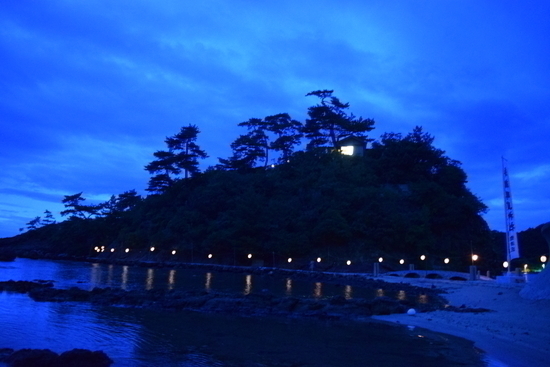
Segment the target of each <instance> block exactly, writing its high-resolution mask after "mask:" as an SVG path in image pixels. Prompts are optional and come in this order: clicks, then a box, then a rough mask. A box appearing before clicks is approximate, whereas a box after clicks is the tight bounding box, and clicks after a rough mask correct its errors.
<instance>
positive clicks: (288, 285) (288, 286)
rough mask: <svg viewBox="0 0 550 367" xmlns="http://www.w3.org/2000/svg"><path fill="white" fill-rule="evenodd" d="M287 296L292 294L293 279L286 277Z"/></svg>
mask: <svg viewBox="0 0 550 367" xmlns="http://www.w3.org/2000/svg"><path fill="white" fill-rule="evenodd" d="M285 295H286V296H292V279H290V278H286V290H285Z"/></svg>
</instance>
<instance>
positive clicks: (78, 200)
mask: <svg viewBox="0 0 550 367" xmlns="http://www.w3.org/2000/svg"><path fill="white" fill-rule="evenodd" d="M432 143H433V137H431V136H430V135H429V134H427V133H425V132H423V131H422V129H421V128H416V129H415V130H414V131H413V132H411V133H410V134H408V135H406V136H401V135H399V134H385V135H383V136H382V138H381V139H380V141H378V142H374V143H373V144H372V147H371V148H370V149H367V150H366V151H365V154H364V155H363V156H347V155H343V154H341V153H340V152H339V151H338V150H330V149H329V150H327V149H318V148H315V147H314V148H312V149H309V150H306V151H299V152H295V153H293V154H291V155H288V156H287V158H288V159H287V161H286V162H281V163H280V164H278V165H274V166H273V167H271V166H268V167H262V166H260V167H244V168H242V167H241V168H240V169H227V168H221V167H215V168H214V167H213V168H210V169H208V170H207V171H205V172H203V173H195V174H194V175H192V176H191V177H188V178H185V179H179V180H173V181H172V182H171V183H170V185H167V186H164V187H163V191H162V192H161V193H157V194H151V195H149V196H147V197H146V198H141V197H139V196H138V195H136V194H135V192H127V193H125V194H121V195H118V197H115V196H113V198H112V199H111V202H110V205H103V207H102V208H101V210H102V212H101V213H100V214H98V213H97V211H96V212H95V214H96V215H94V216H90V215H86V214H85V213H86V211H87V210H88V212H89V211H90V210H92V209H93V206H92V207H87V206H85V205H84V204H83V198H82V197H81V194H77V195H72V196H71V195H70V196H66V197H65V199H64V202H65V204H66V206H67V207H68V209H67V211H68V212H67V213H65V214H68V215H70V218H69V219H68V220H65V221H63V222H60V223H49V224H47V225H45V226H42V227H40V228H36V229H33V230H31V231H28V232H26V233H23V234H21V235H19V236H17V237H15V238H12V239H11V242H13V241H16V242H18V243H35V244H38V243H40V244H42V245H43V246H45V247H46V248H47V249H48V251H51V252H56V253H69V254H75V255H88V254H90V253H91V252H92V251H93V249H94V248H95V247H99V248H101V246H104V247H105V248H106V249H108V251H110V249H111V248H114V249H115V251H116V252H115V253H116V254H121V255H122V254H123V253H124V252H123V249H126V248H129V249H130V251H137V250H142V251H147V250H148V249H149V248H150V247H155V252H156V253H165V254H169V253H171V252H172V251H173V250H176V251H177V254H178V255H177V256H180V257H181V256H189V254H193V256H195V258H205V256H206V254H209V253H212V254H215V256H216V259H217V261H219V262H221V263H228V264H233V263H236V264H243V263H244V262H245V261H246V260H244V259H245V254H248V253H252V254H254V258H255V259H262V260H264V261H265V263H266V265H269V264H271V263H272V262H273V259H274V258H277V259H283V258H284V259H286V258H287V257H292V258H294V259H297V260H298V259H302V260H305V259H310V258H311V257H313V256H315V257H316V256H323V258H324V259H326V261H329V262H335V263H340V262H343V261H345V259H350V260H352V261H353V262H354V263H361V262H364V263H372V261H374V259H377V258H378V257H380V256H382V257H384V258H385V259H387V263H388V264H390V263H393V264H397V261H398V259H401V258H404V259H407V261H409V262H411V261H413V259H417V258H418V256H419V255H420V254H426V255H427V258H428V261H429V262H430V265H429V266H431V267H439V266H442V265H443V258H449V259H450V260H451V265H453V267H455V268H459V269H463V268H464V266H465V265H467V264H468V261H469V258H470V254H471V253H472V251H475V252H476V253H479V254H480V255H481V256H486V258H487V257H490V256H492V249H491V245H490V243H491V240H490V231H489V229H488V227H487V225H486V223H485V221H484V220H483V219H482V218H481V216H480V214H481V213H482V212H483V211H484V210H485V206H484V204H483V203H481V202H480V200H479V199H478V198H477V197H476V196H475V195H473V194H472V193H471V192H470V191H469V190H468V189H467V187H466V186H465V184H466V174H465V173H464V171H463V170H462V169H461V167H460V164H459V163H458V162H456V161H454V160H452V159H450V158H448V157H446V156H445V155H444V152H443V151H441V150H439V149H437V148H435V147H434V146H433V145H432ZM106 204H107V203H106ZM96 209H97V208H96ZM92 211H93V210H92ZM484 252H485V253H486V254H484ZM493 257H494V256H493ZM277 261H279V260H277Z"/></svg>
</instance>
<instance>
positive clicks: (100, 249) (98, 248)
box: [94, 246, 548, 268]
mask: <svg viewBox="0 0 550 367" xmlns="http://www.w3.org/2000/svg"><path fill="white" fill-rule="evenodd" d="M149 250H150V251H151V252H153V251H155V247H154V246H151V247H150V248H149ZM94 251H96V252H105V246H96V247H94ZM110 251H111V252H115V249H114V248H111V250H110ZM124 252H126V253H128V252H130V249H129V248H126V249H124ZM176 253H177V251H176V250H172V255H175V254H176ZM207 257H208V258H209V259H211V258H212V257H213V255H212V254H208V256H207ZM246 257H247V258H249V259H251V258H252V254H248V255H247V256H246ZM420 260H422V261H424V260H426V255H420ZM477 260H479V256H478V255H476V254H472V263H474V262H476V261H477ZM316 261H317V262H318V263H320V262H321V261H322V259H321V257H318V258H317V259H316ZM383 261H384V258H383V257H379V258H378V262H379V263H381V262H383ZM450 261H451V260H450V259H449V258H448V257H446V258H445V259H443V262H444V263H445V264H448V263H449V262H450ZM546 261H548V258H547V256H546V255H542V256H541V257H540V262H541V263H542V267H543V268H544V267H545V265H546V264H545V263H546ZM287 262H288V263H289V264H290V263H291V262H292V258H291V257H289V258H288V259H287ZM399 264H401V265H403V264H405V259H400V260H399ZM346 265H351V260H347V261H346ZM502 266H503V267H504V268H508V267H509V266H510V264H509V263H508V261H505V262H503V263H502ZM525 267H527V265H524V268H525Z"/></svg>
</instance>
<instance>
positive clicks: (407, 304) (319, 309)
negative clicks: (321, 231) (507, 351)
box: [0, 277, 489, 319]
mask: <svg viewBox="0 0 550 367" xmlns="http://www.w3.org/2000/svg"><path fill="white" fill-rule="evenodd" d="M330 279H332V280H334V277H331V278H330ZM355 281H356V283H360V285H361V286H364V287H366V286H369V287H371V288H373V289H384V290H385V291H388V290H389V291H392V290H397V289H399V290H405V292H407V293H408V294H409V295H411V296H409V297H408V298H407V299H395V298H391V297H387V296H381V297H374V298H373V299H366V298H351V299H346V298H345V297H343V296H335V297H331V298H319V299H317V298H313V297H292V296H287V297H277V296H275V295H273V294H271V293H269V292H267V291H262V292H258V293H249V294H246V295H244V294H235V293H223V292H206V291H204V290H202V291H199V290H187V291H181V290H131V291H125V290H122V289H114V288H94V289H93V290H91V291H86V290H83V289H80V288H78V287H72V288H69V289H58V288H54V286H53V283H52V282H48V281H33V282H30V281H12V280H10V281H4V282H0V291H11V292H18V293H26V294H28V295H29V297H31V298H32V299H33V300H35V301H37V302H89V303H92V304H95V305H101V306H121V307H136V308H147V309H157V310H166V311H182V310H187V311H197V312H205V313H224V314H235V315H245V316H283V317H308V318H310V317H312V318H319V319H340V318H345V319H354V318H360V317H369V316H372V315H390V314H398V313H406V312H407V311H408V310H410V309H414V310H415V312H428V311H435V310H448V311H455V312H485V311H489V310H486V309H470V308H465V307H462V308H459V307H449V306H447V302H446V301H445V299H444V298H443V297H442V296H441V295H440V291H438V290H436V289H428V288H421V287H415V286H411V285H408V284H402V283H386V282H382V281H379V280H373V279H362V280H359V279H355ZM417 295H428V299H429V300H430V301H429V302H426V303H421V302H418V301H417V299H418V297H417Z"/></svg>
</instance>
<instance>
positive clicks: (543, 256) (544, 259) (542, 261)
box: [540, 255, 548, 263]
mask: <svg viewBox="0 0 550 367" xmlns="http://www.w3.org/2000/svg"><path fill="white" fill-rule="evenodd" d="M547 260H548V258H547V257H546V256H545V255H542V256H541V257H540V262H541V263H545V262H546V261H547Z"/></svg>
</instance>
